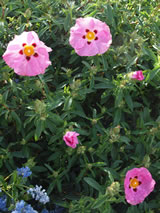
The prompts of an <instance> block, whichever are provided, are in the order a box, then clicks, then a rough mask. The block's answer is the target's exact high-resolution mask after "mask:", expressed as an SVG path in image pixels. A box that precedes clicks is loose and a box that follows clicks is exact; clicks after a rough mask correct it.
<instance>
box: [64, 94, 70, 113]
mask: <svg viewBox="0 0 160 213" xmlns="http://www.w3.org/2000/svg"><path fill="white" fill-rule="evenodd" d="M71 105H72V97H70V96H68V97H67V98H66V99H65V103H64V108H63V109H64V111H67V110H69V109H70V107H71Z"/></svg>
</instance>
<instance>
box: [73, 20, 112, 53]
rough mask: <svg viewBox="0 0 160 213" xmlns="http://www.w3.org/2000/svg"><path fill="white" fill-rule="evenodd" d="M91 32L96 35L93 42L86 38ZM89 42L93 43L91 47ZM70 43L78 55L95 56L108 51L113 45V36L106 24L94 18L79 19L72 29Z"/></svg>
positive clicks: (92, 38)
mask: <svg viewBox="0 0 160 213" xmlns="http://www.w3.org/2000/svg"><path fill="white" fill-rule="evenodd" d="M89 31H90V32H92V33H95V34H94V36H95V37H94V36H93V37H91V40H88V38H87V37H86V35H87V32H89ZM87 41H89V42H91V43H90V45H88V44H87ZM69 42H70V45H71V46H72V47H73V48H74V49H75V51H76V53H77V54H78V55H80V56H94V55H96V54H103V53H104V52H106V51H107V50H108V48H109V47H110V45H111V43H112V35H111V33H110V29H109V27H108V26H107V25H106V24H105V23H104V22H101V21H100V20H98V19H95V18H92V17H87V18H78V19H77V20H76V24H75V26H73V27H72V28H71V29H70V38H69Z"/></svg>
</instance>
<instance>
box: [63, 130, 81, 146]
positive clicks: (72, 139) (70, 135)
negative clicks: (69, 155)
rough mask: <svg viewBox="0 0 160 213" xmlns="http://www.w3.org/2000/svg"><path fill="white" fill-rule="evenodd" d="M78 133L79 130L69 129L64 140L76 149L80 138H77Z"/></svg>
mask: <svg viewBox="0 0 160 213" xmlns="http://www.w3.org/2000/svg"><path fill="white" fill-rule="evenodd" d="M78 135H79V134H78V133H77V132H71V131H69V132H66V134H65V135H64V136H63V140H64V141H65V143H66V144H67V146H70V147H72V148H73V149H74V148H76V146H77V144H78V139H77V136H78Z"/></svg>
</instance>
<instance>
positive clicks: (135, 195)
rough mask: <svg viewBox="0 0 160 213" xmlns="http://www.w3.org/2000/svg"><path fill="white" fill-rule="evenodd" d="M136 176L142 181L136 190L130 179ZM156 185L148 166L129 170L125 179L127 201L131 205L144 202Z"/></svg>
mask: <svg viewBox="0 0 160 213" xmlns="http://www.w3.org/2000/svg"><path fill="white" fill-rule="evenodd" d="M135 177H136V179H137V180H138V181H140V183H141V184H140V185H138V186H137V188H136V191H134V190H133V188H132V187H131V186H130V179H132V178H135ZM154 185H155V181H154V180H153V179H152V176H151V174H150V172H149V171H148V170H147V169H146V168H144V167H141V168H134V169H131V170H129V171H128V172H127V174H126V177H125V181H124V188H125V197H126V200H127V202H128V203H130V204H131V205H137V204H139V203H142V202H143V201H144V199H145V198H146V197H147V196H148V195H149V194H150V193H151V192H152V191H153V189H154Z"/></svg>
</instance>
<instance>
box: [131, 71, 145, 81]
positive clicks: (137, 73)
mask: <svg viewBox="0 0 160 213" xmlns="http://www.w3.org/2000/svg"><path fill="white" fill-rule="evenodd" d="M131 78H132V79H137V80H138V81H142V80H143V79H144V76H143V72H142V70H139V71H135V72H133V73H132V76H131Z"/></svg>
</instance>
